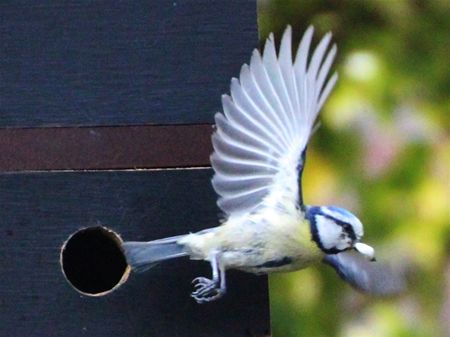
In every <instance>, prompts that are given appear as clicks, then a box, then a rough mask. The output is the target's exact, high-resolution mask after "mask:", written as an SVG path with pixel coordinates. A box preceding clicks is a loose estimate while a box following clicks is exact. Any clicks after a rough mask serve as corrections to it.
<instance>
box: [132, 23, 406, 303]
mask: <svg viewBox="0 0 450 337" xmlns="http://www.w3.org/2000/svg"><path fill="white" fill-rule="evenodd" d="M312 37H313V28H312V27H309V28H308V29H307V30H306V32H305V34H304V35H303V38H302V40H301V42H300V45H299V47H298V49H297V51H296V53H295V56H294V58H293V53H292V29H291V27H287V29H286V30H285V32H284V34H283V37H282V39H281V44H280V50H279V53H278V55H277V52H276V49H275V42H274V37H273V35H272V34H271V35H270V36H269V38H268V39H267V41H266V44H265V47H264V51H263V54H262V55H261V54H260V53H259V51H258V50H254V52H253V54H252V56H251V60H250V64H249V65H247V64H244V65H243V66H242V68H241V72H240V75H239V79H237V78H233V79H232V80H231V86H230V95H223V96H222V107H223V112H219V113H217V114H216V116H215V123H216V131H215V132H214V134H213V136H212V144H213V148H214V152H213V154H212V155H211V165H212V168H213V169H214V177H213V179H212V185H213V187H214V190H215V191H216V192H217V194H218V196H219V198H218V201H217V203H218V206H219V207H220V208H221V210H222V211H223V212H224V214H225V220H224V222H223V223H222V224H221V225H220V226H218V227H214V228H210V229H205V230H203V231H200V232H197V233H190V234H186V235H179V236H176V237H170V238H165V239H160V240H153V241H149V242H132V241H130V242H125V243H124V244H123V247H124V251H125V255H126V257H127V261H128V263H129V264H130V265H131V267H132V268H133V269H134V270H135V271H143V270H147V269H149V268H150V267H152V266H153V265H154V264H156V263H158V262H160V261H163V260H167V259H171V258H176V257H180V256H186V255H187V256H190V258H191V259H194V260H206V261H209V262H210V264H211V267H212V277H211V278H206V277H198V278H196V279H194V280H193V284H194V291H193V292H192V294H191V296H192V297H193V298H194V299H195V300H196V301H197V302H198V303H204V302H209V301H212V300H215V299H217V298H219V297H221V296H222V295H223V294H224V293H225V291H226V278H225V273H226V270H227V269H231V268H234V269H239V270H243V271H247V272H252V273H257V274H261V273H269V272H276V271H291V270H297V269H301V268H305V267H308V266H310V265H312V264H314V263H318V262H321V261H324V262H325V263H327V264H329V265H331V266H332V267H333V268H335V269H336V271H337V272H338V274H339V275H340V276H341V277H342V278H343V279H344V280H346V281H348V282H349V283H350V284H351V285H353V286H354V287H356V288H359V289H362V290H364V291H367V292H372V293H377V294H387V293H393V292H395V291H397V290H400V288H401V287H400V286H401V284H400V283H401V282H394V283H392V284H389V282H386V281H385V280H384V283H383V285H380V284H379V282H376V281H375V282H368V277H370V276H371V275H373V274H375V273H377V274H379V272H380V270H381V269H380V268H373V267H371V266H370V265H371V263H372V262H370V261H369V260H374V250H373V249H372V248H371V247H370V246H368V245H366V244H363V243H361V242H360V240H361V238H362V236H363V226H362V224H361V222H360V221H359V220H358V219H357V218H356V217H355V216H354V215H353V214H351V213H350V212H348V211H346V210H344V209H342V208H339V207H336V206H308V205H305V204H304V203H303V197H302V189H301V176H302V171H303V167H304V164H305V152H306V147H307V143H308V140H309V138H310V136H311V133H312V132H313V131H312V130H313V127H314V123H315V121H316V118H317V115H318V113H319V111H320V109H321V107H322V105H323V104H324V103H325V100H326V98H327V97H328V95H329V94H330V92H331V90H332V88H333V86H334V85H335V83H336V80H337V75H336V74H333V75H332V76H329V71H330V68H331V65H332V63H333V59H334V57H335V55H336V46H335V45H333V46H332V47H331V48H330V41H331V34H330V33H328V34H326V35H325V36H324V37H323V38H322V40H321V41H320V42H319V44H318V45H317V47H316V48H315V49H314V50H313V51H312V52H311V41H312ZM353 249H354V250H357V251H358V252H359V253H360V255H363V256H364V257H366V259H362V260H361V259H359V260H357V261H356V260H355V259H354V258H353V256H352V255H351V254H349V253H348V252H347V251H349V250H353ZM374 270H375V271H374ZM359 271H360V272H359ZM374 279H375V278H374ZM379 279H380V277H378V280H379ZM386 284H387V286H385V285H386Z"/></svg>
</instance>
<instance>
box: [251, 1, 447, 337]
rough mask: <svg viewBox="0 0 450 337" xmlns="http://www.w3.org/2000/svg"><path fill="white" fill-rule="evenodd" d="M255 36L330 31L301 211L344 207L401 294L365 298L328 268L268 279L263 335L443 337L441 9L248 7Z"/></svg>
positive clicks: (418, 5) (376, 4)
mask: <svg viewBox="0 0 450 337" xmlns="http://www.w3.org/2000/svg"><path fill="white" fill-rule="evenodd" d="M258 20H259V29H260V38H261V41H263V40H264V39H265V38H266V37H267V35H268V34H269V32H274V33H275V36H276V37H277V38H278V40H279V38H280V36H281V34H282V32H283V30H284V28H285V27H286V25H287V24H291V25H292V26H293V28H294V40H295V41H296V42H297V43H298V42H299V40H300V38H301V36H302V34H303V32H304V31H305V29H306V28H307V26H308V25H310V24H313V25H314V26H315V28H316V34H315V37H316V38H317V39H318V38H319V37H320V36H322V35H323V34H324V33H325V32H327V31H332V32H333V39H334V41H335V42H336V43H337V45H338V57H337V60H336V62H335V66H334V69H335V70H337V71H338V73H339V81H338V84H337V86H336V87H335V89H334V91H333V93H332V95H331V96H330V98H329V100H328V102H327V103H326V104H325V107H324V109H323V110H322V112H321V117H320V120H321V127H320V129H319V130H318V132H317V133H316V134H315V135H314V137H313V139H312V143H311V145H310V147H309V153H308V159H307V165H306V169H305V173H304V195H305V199H306V202H307V203H309V204H319V205H327V204H336V205H340V206H344V207H346V208H349V209H350V210H351V211H353V212H354V213H355V214H357V215H358V216H359V218H360V219H361V221H362V222H363V224H364V225H365V238H366V240H365V242H366V243H368V244H370V245H373V246H374V247H375V248H376V251H377V258H378V260H379V261H384V262H386V261H389V262H390V263H392V264H394V265H398V268H399V269H402V270H407V271H408V275H410V279H409V287H408V290H407V291H406V292H405V293H404V294H401V295H399V296H397V297H395V298H374V297H369V296H366V295H363V294H360V293H358V292H356V291H355V290H353V289H351V288H350V287H349V286H348V285H347V284H345V283H344V282H341V281H340V279H339V278H338V277H337V275H336V274H335V272H334V271H333V270H332V269H331V268H329V267H327V266H319V267H317V268H310V269H306V270H303V271H300V272H295V273H290V274H279V275H274V276H271V277H270V288H271V310H272V319H273V322H272V324H273V335H274V336H275V337H301V336H308V337H320V336H345V337H353V336H355V337H356V336H357V337H364V336H384V337H386V336H413V337H414V336H424V337H425V336H427V337H429V336H450V215H449V214H450V173H449V171H450V96H449V92H450V1H447V0H441V1H440V0H428V1H419V0H416V1H412V0H409V1H408V0H392V1H389V0H379V1H372V0H371V1H356V0H353V1H350V0H340V1H338V0H328V1H326V0H310V1H305V0H259V2H258Z"/></svg>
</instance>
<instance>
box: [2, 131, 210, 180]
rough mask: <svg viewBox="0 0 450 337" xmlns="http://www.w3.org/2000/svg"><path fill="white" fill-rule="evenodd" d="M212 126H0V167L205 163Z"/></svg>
mask: <svg viewBox="0 0 450 337" xmlns="http://www.w3.org/2000/svg"><path fill="white" fill-rule="evenodd" d="M211 133H212V127H211V125H206V124H199V125H171V126H168V125H165V126H153V125H152V126H123V127H70V128H67V127H54V128H31V129H0V171H29V170H31V171H34V170H83V169H86V170H89V169H92V170H96V169H128V168H130V169H131V168H158V167H161V168H164V167H187V166H207V165H209V155H210V153H211V151H212V150H211V149H212V148H211V141H210V138H211Z"/></svg>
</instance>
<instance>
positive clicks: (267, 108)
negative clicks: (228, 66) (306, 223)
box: [211, 27, 337, 216]
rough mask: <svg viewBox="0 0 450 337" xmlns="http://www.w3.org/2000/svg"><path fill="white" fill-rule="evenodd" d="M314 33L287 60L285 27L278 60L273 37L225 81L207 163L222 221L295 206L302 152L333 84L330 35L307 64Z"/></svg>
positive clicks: (289, 51)
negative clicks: (261, 209) (228, 83)
mask: <svg viewBox="0 0 450 337" xmlns="http://www.w3.org/2000/svg"><path fill="white" fill-rule="evenodd" d="M312 35H313V28H312V27H309V28H308V30H307V31H306V32H305V34H304V36H303V38H302V41H301V42H300V46H299V48H298V50H297V53H296V56H295V62H293V60H292V42H291V41H292V30H291V27H288V28H287V29H286V30H285V32H284V34H283V37H282V40H281V46H280V52H279V55H278V57H277V54H276V50H275V43H274V39H273V35H272V34H271V35H270V36H269V38H268V39H267V41H266V44H265V47H264V53H263V56H262V57H261V55H260V53H259V52H258V50H255V51H254V52H253V55H252V57H251V60H250V65H247V64H244V65H243V66H242V69H241V73H240V76H239V80H238V79H236V78H233V79H232V80H231V88H230V92H231V95H230V96H228V95H223V96H222V106H223V113H217V114H216V116H215V122H216V128H217V129H216V132H215V133H214V134H213V137H212V143H213V147H214V153H213V154H212V155H211V165H212V167H213V169H214V171H215V175H214V177H213V179H212V184H213V187H214V189H215V190H216V192H217V193H218V195H219V199H218V205H219V207H220V208H221V209H222V210H223V211H224V212H225V214H226V215H228V216H235V215H242V214H244V213H248V212H251V211H253V210H254V209H255V208H257V207H258V206H259V205H261V204H263V203H264V204H266V205H276V204H277V203H283V204H286V202H288V203H289V202H291V203H292V205H296V204H298V203H299V202H300V200H299V192H300V191H299V188H301V187H299V186H298V178H299V177H298V175H299V171H300V172H301V167H302V166H303V163H302V162H301V154H302V152H303V150H304V149H305V147H306V145H307V143H308V140H309V137H310V135H311V130H312V128H313V124H314V121H315V119H316V117H317V114H318V113H319V110H320V108H321V107H322V105H323V103H324V102H325V100H326V98H327V96H328V95H329V93H330V92H331V90H332V88H333V86H334V84H335V83H336V80H337V75H336V74H334V75H333V76H332V77H331V78H330V79H329V80H328V81H326V79H327V77H328V72H329V70H330V68H331V64H332V62H333V59H334V57H335V55H336V46H333V47H332V48H331V49H330V50H329V51H328V52H327V50H328V45H329V43H330V39H331V34H330V33H328V34H326V35H325V36H324V37H323V39H322V40H321V42H320V43H319V44H318V46H317V48H316V49H315V51H314V53H313V55H312V57H311V60H310V62H309V64H308V55H309V48H310V44H311V39H312ZM299 168H300V169H299Z"/></svg>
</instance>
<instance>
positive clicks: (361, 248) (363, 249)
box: [353, 242, 376, 261]
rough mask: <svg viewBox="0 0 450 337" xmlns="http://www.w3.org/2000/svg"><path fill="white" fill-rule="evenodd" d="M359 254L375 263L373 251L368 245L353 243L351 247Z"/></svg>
mask: <svg viewBox="0 0 450 337" xmlns="http://www.w3.org/2000/svg"><path fill="white" fill-rule="evenodd" d="M353 248H355V249H356V250H357V251H358V252H359V253H361V254H362V255H364V256H365V257H367V259H369V260H370V261H376V259H375V250H374V249H373V248H372V247H370V246H369V245H366V244H365V243H362V242H358V243H355V245H354V246H353Z"/></svg>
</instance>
